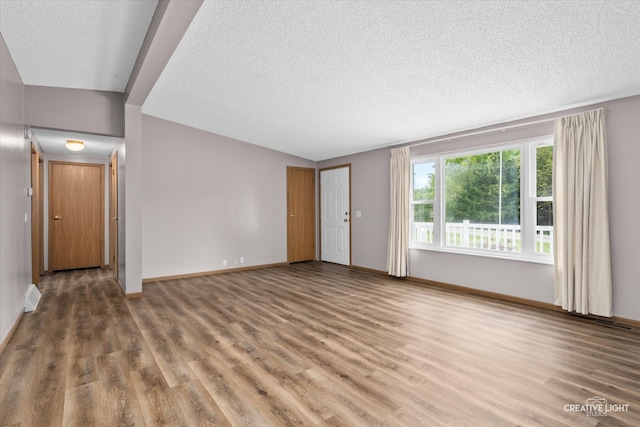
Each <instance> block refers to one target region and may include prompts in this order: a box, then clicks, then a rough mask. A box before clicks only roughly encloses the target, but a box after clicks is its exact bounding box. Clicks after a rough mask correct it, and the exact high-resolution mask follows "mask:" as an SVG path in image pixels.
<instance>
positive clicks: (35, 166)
mask: <svg viewBox="0 0 640 427" xmlns="http://www.w3.org/2000/svg"><path fill="white" fill-rule="evenodd" d="M43 166H44V162H43V160H42V156H41V155H40V153H39V152H38V150H36V148H35V146H34V145H33V144H32V145H31V189H32V193H31V283H33V284H35V285H37V284H39V283H40V276H41V275H42V274H44V234H43V228H44V219H43V209H44V208H43V206H44V204H43V203H42V201H43V199H42V193H43V191H42V189H43V187H42V183H43V180H44V177H43V176H42V172H43Z"/></svg>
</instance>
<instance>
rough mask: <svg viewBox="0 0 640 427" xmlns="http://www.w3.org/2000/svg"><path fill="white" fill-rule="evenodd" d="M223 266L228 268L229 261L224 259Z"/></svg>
mask: <svg viewBox="0 0 640 427" xmlns="http://www.w3.org/2000/svg"><path fill="white" fill-rule="evenodd" d="M222 266H223V267H226V266H227V260H226V259H223V260H222Z"/></svg>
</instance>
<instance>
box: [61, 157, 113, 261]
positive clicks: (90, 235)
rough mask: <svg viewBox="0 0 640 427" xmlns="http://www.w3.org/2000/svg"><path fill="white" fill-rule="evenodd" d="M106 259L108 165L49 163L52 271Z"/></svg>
mask: <svg viewBox="0 0 640 427" xmlns="http://www.w3.org/2000/svg"><path fill="white" fill-rule="evenodd" d="M103 261H104V165H100V164H88V163H65V162H49V270H51V271H56V270H70V269H75V268H89V267H101V266H102V263H103Z"/></svg>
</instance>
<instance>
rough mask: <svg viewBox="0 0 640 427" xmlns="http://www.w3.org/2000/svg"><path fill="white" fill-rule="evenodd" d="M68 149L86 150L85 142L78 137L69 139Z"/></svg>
mask: <svg viewBox="0 0 640 427" xmlns="http://www.w3.org/2000/svg"><path fill="white" fill-rule="evenodd" d="M66 145H67V150H71V151H82V150H84V142H82V141H78V140H76V139H67V144H66Z"/></svg>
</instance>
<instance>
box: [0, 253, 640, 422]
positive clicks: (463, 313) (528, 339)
mask: <svg viewBox="0 0 640 427" xmlns="http://www.w3.org/2000/svg"><path fill="white" fill-rule="evenodd" d="M110 277H111V276H110V272H109V271H108V270H97V269H94V270H83V271H72V272H64V273H55V274H51V275H48V276H46V277H45V278H44V280H43V281H42V284H41V287H40V288H41V291H42V294H43V297H42V301H41V302H40V306H39V307H38V310H37V311H36V312H35V313H27V314H25V315H24V317H23V319H22V322H21V323H20V325H19V326H18V328H17V330H16V332H15V334H14V336H13V337H12V339H11V340H10V341H9V343H8V345H7V347H6V348H5V350H4V351H3V353H2V354H1V355H0V425H2V426H100V425H104V426H143V425H147V426H156V425H169V426H205V425H207V426H280V425H302V426H314V425H317V426H367V427H368V426H400V425H403V426H514V425H522V426H625V425H626V426H640V333H639V332H638V331H637V330H624V329H617V328H613V327H607V326H606V325H601V324H598V323H595V322H593V321H589V320H584V319H580V318H577V317H574V316H569V315H567V314H563V313H554V312H548V311H543V310H538V309H533V308H528V307H524V306H519V305H516V304H509V303H503V302H498V301H493V300H490V299H485V298H480V297H474V296H469V295H465V294H461V293H455V292H450V291H444V290H440V289H436V288H431V287H427V286H422V285H418V284H413V283H410V282H407V281H402V280H395V279H390V278H386V277H383V276H378V275H374V274H370V273H365V272H360V271H353V270H350V269H348V268H345V267H342V266H336V265H331V264H320V263H306V264H295V265H290V266H285V267H276V268H269V269H263V270H254V271H245V272H235V273H229V274H220V275H215V276H207V277H199V278H191V279H183V280H172V281H166V282H160V283H153V284H147V285H145V286H144V289H143V291H144V297H143V298H140V299H134V300H125V299H124V297H123V296H122V293H121V291H120V290H119V289H118V288H117V284H115V282H114V281H113V280H112V279H111V278H110ZM594 398H604V399H606V400H607V405H608V406H607V407H606V408H607V409H608V411H607V413H606V416H588V415H587V414H586V413H585V412H580V410H581V409H582V408H581V407H580V405H585V404H586V403H587V401H588V400H589V399H594ZM567 405H574V406H567ZM625 405H627V406H625ZM625 407H626V408H627V409H626V411H624V408H625ZM614 409H616V411H614ZM593 415H597V414H593Z"/></svg>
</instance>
